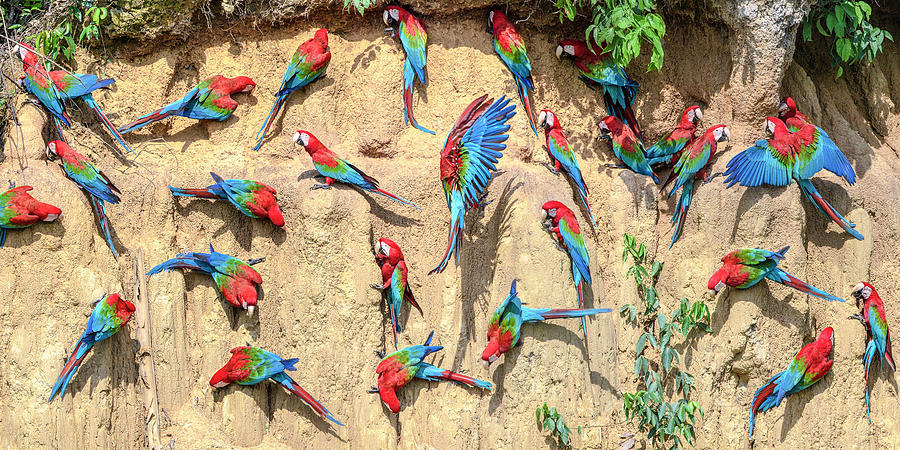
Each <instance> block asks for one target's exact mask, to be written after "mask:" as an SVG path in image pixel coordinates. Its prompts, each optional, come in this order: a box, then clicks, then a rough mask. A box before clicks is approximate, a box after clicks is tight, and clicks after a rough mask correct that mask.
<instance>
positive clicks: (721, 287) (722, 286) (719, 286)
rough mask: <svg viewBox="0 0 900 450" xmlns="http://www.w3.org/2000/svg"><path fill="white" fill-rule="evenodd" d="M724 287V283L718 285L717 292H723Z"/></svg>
mask: <svg viewBox="0 0 900 450" xmlns="http://www.w3.org/2000/svg"><path fill="white" fill-rule="evenodd" d="M724 287H725V282H724V281H720V282H718V283H716V292H719V291H721V290H722V289H723V288H724Z"/></svg>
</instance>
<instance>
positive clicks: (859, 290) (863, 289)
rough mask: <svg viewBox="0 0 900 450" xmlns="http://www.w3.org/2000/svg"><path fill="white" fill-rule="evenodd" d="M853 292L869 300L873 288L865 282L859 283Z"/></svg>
mask: <svg viewBox="0 0 900 450" xmlns="http://www.w3.org/2000/svg"><path fill="white" fill-rule="evenodd" d="M853 294H854V295H856V296H858V297H860V298H862V299H864V300H868V299H869V296H870V295H872V288H870V287H869V286H866V285H865V284H862V283H859V284H857V285H856V286H855V287H854V288H853Z"/></svg>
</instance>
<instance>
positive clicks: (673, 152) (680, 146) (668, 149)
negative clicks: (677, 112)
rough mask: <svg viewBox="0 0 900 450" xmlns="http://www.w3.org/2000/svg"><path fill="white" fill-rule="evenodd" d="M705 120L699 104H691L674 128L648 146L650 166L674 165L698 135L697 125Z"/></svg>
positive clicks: (647, 153) (646, 152)
mask: <svg viewBox="0 0 900 450" xmlns="http://www.w3.org/2000/svg"><path fill="white" fill-rule="evenodd" d="M701 120H703V111H701V110H700V107H699V106H697V105H694V106H691V107H689V108H688V109H686V110H684V112H683V113H681V120H680V121H679V122H678V126H676V127H675V129H674V130H672V131H670V132H668V133H667V134H666V135H665V136H663V137H662V138H661V139H660V140H658V141H656V143H655V144H653V145H652V146H650V147H647V149H646V150H645V154H646V156H647V163H648V164H650V166H656V165H659V164H668V165H674V164H675V163H676V162H677V161H678V159H679V158H681V152H682V151H683V150H684V149H685V148H687V147H689V146H690V145H691V143H692V142H693V141H694V138H696V137H697V125H699V124H700V121H701Z"/></svg>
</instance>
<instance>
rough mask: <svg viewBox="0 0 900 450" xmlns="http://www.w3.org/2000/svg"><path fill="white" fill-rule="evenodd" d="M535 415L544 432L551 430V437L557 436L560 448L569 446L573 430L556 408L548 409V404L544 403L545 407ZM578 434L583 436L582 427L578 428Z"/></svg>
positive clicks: (540, 407)
mask: <svg viewBox="0 0 900 450" xmlns="http://www.w3.org/2000/svg"><path fill="white" fill-rule="evenodd" d="M534 415H535V417H536V418H537V422H538V426H539V427H541V428H542V429H543V430H544V431H548V430H549V431H550V435H551V436H556V440H557V442H558V443H559V445H560V447H568V446H569V442H570V441H571V436H572V430H570V429H569V427H568V426H566V422H565V421H564V420H563V418H562V416H560V415H559V412H558V411H556V408H548V407H547V403H546V402H544V406H539V407H538V408H537V410H536V411H535V412H534ZM542 417H543V418H542ZM578 434H581V427H578Z"/></svg>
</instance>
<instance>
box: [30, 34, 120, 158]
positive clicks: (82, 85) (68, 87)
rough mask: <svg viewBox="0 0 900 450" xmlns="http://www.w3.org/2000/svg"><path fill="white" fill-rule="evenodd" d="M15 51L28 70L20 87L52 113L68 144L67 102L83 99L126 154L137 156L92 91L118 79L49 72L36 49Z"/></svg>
mask: <svg viewBox="0 0 900 450" xmlns="http://www.w3.org/2000/svg"><path fill="white" fill-rule="evenodd" d="M13 51H14V53H16V54H17V55H18V56H19V58H20V59H21V60H22V63H23V65H24V68H25V76H24V77H22V79H21V80H20V84H21V85H22V87H23V88H24V89H25V90H26V91H28V92H30V93H31V94H32V95H34V96H35V97H37V99H38V101H40V103H41V104H42V105H44V107H45V108H47V110H49V111H50V113H51V114H52V115H53V118H54V122H55V123H56V128H57V131H58V132H59V135H60V138H61V139H62V140H63V141H65V136H64V135H63V133H62V127H63V126H65V127H69V126H70V125H71V119H70V118H69V116H68V114H66V111H65V101H66V100H74V99H76V98H80V99H82V100H83V101H84V103H85V104H86V105H87V106H88V107H89V108H91V110H92V111H94V114H96V115H97V118H98V119H100V121H101V122H103V126H105V127H106V129H107V130H108V131H109V133H110V134H111V135H112V136H113V137H114V138H115V139H116V141H118V142H119V144H120V145H121V146H122V147H123V148H124V149H125V150H126V151H128V152H129V153H134V150H132V149H131V146H130V145H128V143H127V142H125V138H123V137H122V135H121V134H120V133H119V131H118V130H117V129H116V126H115V125H113V124H112V122H110V121H109V119H108V118H107V117H106V114H103V110H102V109H100V105H98V104H97V102H96V101H95V100H94V96H93V95H91V92H93V91H95V90H97V89H100V88H104V87H107V86H109V85H110V84H113V83H115V82H116V81H115V80H113V79H112V78H107V79H103V80H101V79H99V78H98V77H97V76H96V75H88V74H80V73H70V72H66V71H64V70H54V71H50V72H48V71H47V70H46V69H44V68H43V67H42V66H41V64H40V62H39V61H38V56H37V54H36V53H35V52H34V49H33V48H31V47H29V46H28V45H27V44H25V43H19V44H18V45H16V47H15V48H14V49H13Z"/></svg>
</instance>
